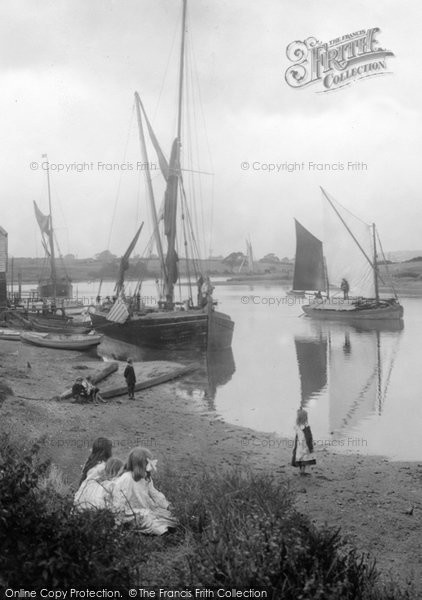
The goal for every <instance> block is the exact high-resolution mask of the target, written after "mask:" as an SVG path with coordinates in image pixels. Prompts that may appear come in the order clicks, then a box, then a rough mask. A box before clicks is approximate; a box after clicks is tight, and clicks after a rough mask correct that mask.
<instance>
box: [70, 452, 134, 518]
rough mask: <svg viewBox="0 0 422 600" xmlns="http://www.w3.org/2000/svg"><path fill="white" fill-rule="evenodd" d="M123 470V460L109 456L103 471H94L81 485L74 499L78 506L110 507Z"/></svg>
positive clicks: (84, 507) (86, 507)
mask: <svg viewBox="0 0 422 600" xmlns="http://www.w3.org/2000/svg"><path fill="white" fill-rule="evenodd" d="M122 471H123V461H122V460H120V458H114V457H111V458H109V459H108V460H107V462H106V464H105V467H104V470H103V471H102V472H100V473H98V472H95V471H94V473H93V476H92V477H87V478H86V479H85V481H83V482H82V484H81V485H80V487H79V489H78V491H77V492H76V494H75V499H74V503H75V506H76V508H77V509H78V510H84V509H90V508H109V507H110V506H111V499H112V490H113V486H114V483H115V480H116V477H117V476H118V475H120V473H121V472H122Z"/></svg>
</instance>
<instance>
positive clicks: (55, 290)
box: [38, 281, 73, 298]
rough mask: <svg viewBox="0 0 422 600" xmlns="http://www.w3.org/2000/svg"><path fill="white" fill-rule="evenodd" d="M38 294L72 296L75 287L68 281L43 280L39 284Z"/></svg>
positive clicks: (45, 296) (52, 296)
mask: <svg viewBox="0 0 422 600" xmlns="http://www.w3.org/2000/svg"><path fill="white" fill-rule="evenodd" d="M38 294H39V295H40V297H41V298H72V294H73V287H72V284H71V283H70V282H68V281H58V282H57V283H56V285H54V283H53V282H52V281H42V282H40V284H39V285H38Z"/></svg>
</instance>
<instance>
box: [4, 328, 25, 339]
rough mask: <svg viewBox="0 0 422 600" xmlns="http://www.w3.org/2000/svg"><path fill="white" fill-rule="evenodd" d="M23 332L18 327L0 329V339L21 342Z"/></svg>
mask: <svg viewBox="0 0 422 600" xmlns="http://www.w3.org/2000/svg"><path fill="white" fill-rule="evenodd" d="M20 334H21V332H20V331H18V330H17V329H0V340H11V341H14V342H19V340H20Z"/></svg>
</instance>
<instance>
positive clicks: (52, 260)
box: [44, 154, 57, 298]
mask: <svg viewBox="0 0 422 600" xmlns="http://www.w3.org/2000/svg"><path fill="white" fill-rule="evenodd" d="M44 156H45V158H46V162H47V188H48V210H49V213H50V227H49V228H48V239H49V242H50V265H51V281H52V283H53V297H54V298H55V297H56V293H57V274H56V257H55V255H54V234H53V212H52V210H51V188H50V164H49V162H48V158H47V155H46V154H45V155H44Z"/></svg>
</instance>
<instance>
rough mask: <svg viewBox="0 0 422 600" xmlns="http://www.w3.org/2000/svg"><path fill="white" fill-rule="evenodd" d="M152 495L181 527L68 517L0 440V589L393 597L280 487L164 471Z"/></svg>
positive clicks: (59, 481)
mask: <svg viewBox="0 0 422 600" xmlns="http://www.w3.org/2000/svg"><path fill="white" fill-rule="evenodd" d="M156 483H157V487H158V488H159V489H161V490H162V491H163V492H164V493H165V494H166V496H167V498H168V499H169V500H170V501H171V502H172V504H173V505H174V506H175V507H176V515H177V517H178V519H179V521H180V527H179V529H178V531H177V532H176V533H174V534H171V535H167V536H163V537H161V538H152V537H148V536H142V535H139V534H137V533H136V532H135V531H133V530H132V529H131V528H128V527H127V526H120V525H118V524H117V523H116V522H115V520H114V517H113V515H112V514H111V513H109V512H108V511H105V510H103V511H87V512H83V513H76V512H74V511H73V510H72V496H73V493H72V490H71V489H70V488H69V487H68V486H67V485H66V484H65V483H64V482H63V478H62V476H61V474H60V472H59V471H58V469H57V468H55V467H52V466H51V465H50V464H49V462H46V461H41V460H40V458H39V446H38V445H34V446H33V447H32V448H30V449H26V450H25V449H23V448H21V447H18V445H17V444H16V443H11V442H10V439H9V438H8V437H7V436H4V437H3V438H2V440H1V442H0V583H1V584H2V585H3V586H7V587H12V588H13V587H15V588H16V589H18V588H19V587H22V588H25V589H36V588H38V587H46V588H50V589H54V588H66V587H79V588H84V587H88V588H90V589H93V588H95V587H100V588H104V587H106V588H107V587H109V588H111V587H114V588H116V587H118V586H122V587H127V586H130V587H132V586H134V587H136V586H139V585H142V586H173V587H176V588H185V587H186V586H207V587H214V586H215V587H227V588H230V587H231V586H235V587H239V588H240V587H246V588H250V587H252V588H260V587H266V588H268V589H269V590H270V591H271V595H270V596H269V597H272V598H277V599H279V598H280V599H284V598H285V599H287V600H290V599H291V600H293V599H295V600H297V599H298V598H301V599H302V600H308V599H309V600H311V599H312V600H315V599H321V600H322V599H324V600H338V599H340V598H341V599H342V600H348V599H350V600H352V599H353V600H359V599H362V600H364V599H365V600H381V599H383V600H399V599H404V598H411V597H412V596H411V595H408V594H405V593H402V592H400V591H399V590H394V589H393V588H392V587H390V588H389V589H388V590H387V589H385V588H383V589H381V587H380V585H379V584H378V581H377V572H376V567H375V565H374V563H373V562H372V561H371V560H370V559H369V558H368V557H364V556H359V555H358V554H357V553H356V551H355V550H354V549H353V548H351V547H350V546H349V545H347V544H346V543H345V542H344V541H343V539H342V537H341V535H340V532H339V531H337V530H332V529H329V528H317V527H315V526H314V525H312V524H311V523H310V521H309V520H308V518H307V517H305V516H304V515H302V514H300V513H298V512H297V511H296V510H295V508H294V504H293V500H294V498H293V495H292V493H291V492H290V490H289V488H288V486H287V485H283V484H281V485H280V483H276V482H275V480H274V479H273V478H272V477H270V476H268V475H264V474H259V475H252V474H251V473H248V472H246V471H245V470H242V471H240V470H236V469H230V470H226V471H225V472H220V471H219V472H217V471H209V472H204V473H203V474H202V475H197V476H196V477H193V478H192V477H184V476H183V474H181V475H179V474H177V473H174V472H170V471H168V472H164V473H163V474H162V477H161V479H159V478H157V480H156Z"/></svg>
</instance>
